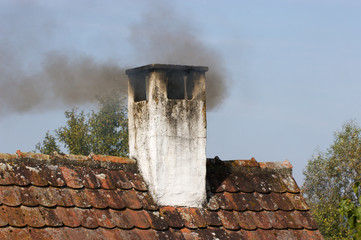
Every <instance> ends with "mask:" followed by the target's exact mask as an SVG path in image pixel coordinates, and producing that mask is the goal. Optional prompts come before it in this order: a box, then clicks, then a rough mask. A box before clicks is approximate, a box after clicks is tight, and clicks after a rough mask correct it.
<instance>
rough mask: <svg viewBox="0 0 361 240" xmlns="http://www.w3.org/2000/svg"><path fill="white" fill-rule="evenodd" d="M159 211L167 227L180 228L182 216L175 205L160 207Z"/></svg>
mask: <svg viewBox="0 0 361 240" xmlns="http://www.w3.org/2000/svg"><path fill="white" fill-rule="evenodd" d="M159 212H160V216H161V217H164V218H165V219H166V221H167V222H168V225H169V227H172V228H181V227H183V226H184V224H183V220H182V217H181V215H180V214H179V213H178V211H177V209H176V208H175V207H161V208H160V209H159Z"/></svg>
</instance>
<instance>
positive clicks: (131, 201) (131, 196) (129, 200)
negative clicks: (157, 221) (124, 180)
mask: <svg viewBox="0 0 361 240" xmlns="http://www.w3.org/2000/svg"><path fill="white" fill-rule="evenodd" d="M121 193H122V194H121V198H122V199H123V201H124V202H125V205H126V206H127V208H131V209H141V208H142V207H143V206H142V203H141V202H140V201H139V199H138V196H137V193H136V191H134V190H128V191H123V192H121Z"/></svg>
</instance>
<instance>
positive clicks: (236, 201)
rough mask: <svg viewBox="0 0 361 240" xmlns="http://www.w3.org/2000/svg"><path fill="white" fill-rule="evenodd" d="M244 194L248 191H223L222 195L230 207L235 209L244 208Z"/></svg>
mask: <svg viewBox="0 0 361 240" xmlns="http://www.w3.org/2000/svg"><path fill="white" fill-rule="evenodd" d="M244 194H248V193H227V192H225V193H224V196H225V197H226V198H227V199H228V201H229V203H230V204H231V206H232V209H234V210H237V211H244V210H246V203H245V198H244V197H243V196H244Z"/></svg>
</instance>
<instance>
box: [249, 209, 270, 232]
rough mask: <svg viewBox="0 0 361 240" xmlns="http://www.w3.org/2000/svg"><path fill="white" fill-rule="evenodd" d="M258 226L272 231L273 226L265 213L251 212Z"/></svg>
mask: <svg viewBox="0 0 361 240" xmlns="http://www.w3.org/2000/svg"><path fill="white" fill-rule="evenodd" d="M249 215H250V216H252V219H253V221H254V223H255V224H256V226H257V227H258V228H261V229H271V228H272V224H271V222H270V220H269V219H268V215H267V213H266V212H265V211H261V212H249Z"/></svg>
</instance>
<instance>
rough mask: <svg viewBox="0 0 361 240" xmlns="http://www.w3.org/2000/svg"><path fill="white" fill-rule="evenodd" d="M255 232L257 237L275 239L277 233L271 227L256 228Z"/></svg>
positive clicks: (265, 239)
mask: <svg viewBox="0 0 361 240" xmlns="http://www.w3.org/2000/svg"><path fill="white" fill-rule="evenodd" d="M256 232H257V235H258V236H259V238H260V239H262V240H277V235H276V234H275V232H274V230H273V229H269V230H265V229H257V230H256Z"/></svg>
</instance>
